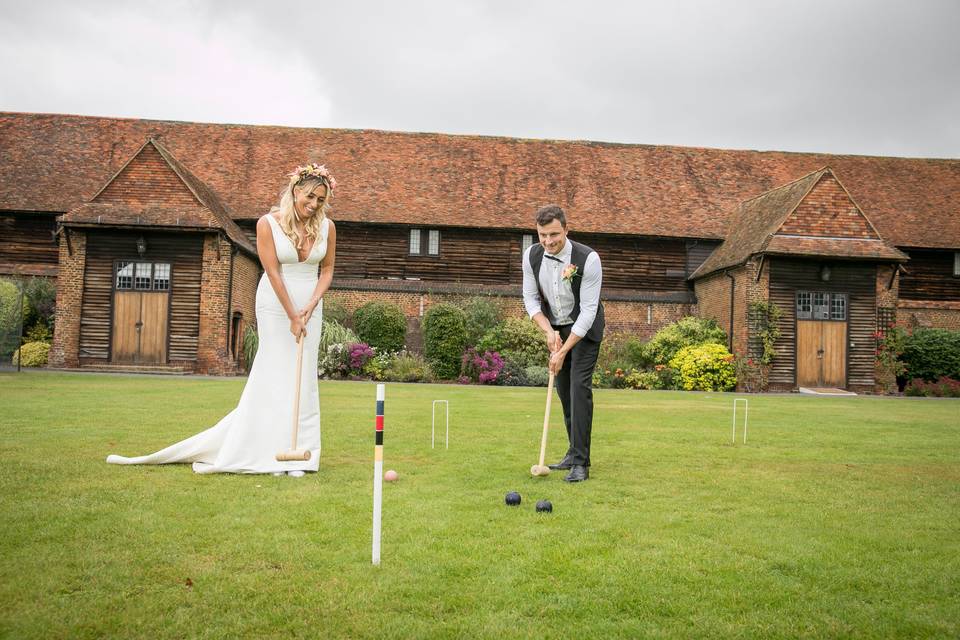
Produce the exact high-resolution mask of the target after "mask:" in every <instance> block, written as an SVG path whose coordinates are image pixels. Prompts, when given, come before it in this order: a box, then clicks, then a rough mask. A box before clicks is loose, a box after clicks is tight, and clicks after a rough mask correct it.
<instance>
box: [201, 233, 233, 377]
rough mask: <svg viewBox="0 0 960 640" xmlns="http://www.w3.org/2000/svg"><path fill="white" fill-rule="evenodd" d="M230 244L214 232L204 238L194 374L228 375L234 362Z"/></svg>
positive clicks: (231, 372)
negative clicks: (230, 338) (230, 339)
mask: <svg viewBox="0 0 960 640" xmlns="http://www.w3.org/2000/svg"><path fill="white" fill-rule="evenodd" d="M231 250H232V246H231V244H230V243H229V242H228V241H227V240H226V239H225V238H223V237H222V236H220V235H219V234H216V233H209V234H207V235H206V236H205V237H204V240H203V276H202V278H201V280H200V336H199V339H198V342H197V373H206V374H212V375H230V374H233V373H236V365H235V363H234V362H233V360H232V358H231V357H230V350H229V345H228V343H227V333H228V331H229V328H230V322H229V317H228V314H227V305H228V304H229V300H228V297H229V292H230V290H229V286H230V253H231Z"/></svg>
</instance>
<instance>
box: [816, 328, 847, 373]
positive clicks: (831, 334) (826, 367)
mask: <svg viewBox="0 0 960 640" xmlns="http://www.w3.org/2000/svg"><path fill="white" fill-rule="evenodd" d="M820 331H821V344H822V345H823V346H822V347H821V348H822V349H823V357H822V358H821V359H820V363H821V366H822V382H823V386H825V387H836V388H838V389H843V388H844V387H846V386H847V323H846V322H821V323H820Z"/></svg>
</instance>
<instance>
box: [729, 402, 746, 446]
mask: <svg viewBox="0 0 960 640" xmlns="http://www.w3.org/2000/svg"><path fill="white" fill-rule="evenodd" d="M738 402H743V444H747V418H748V412H749V410H750V403H749V402H747V399H746V398H734V399H733V434H732V436H731V440H730V441H731V443H733V444H737V403H738Z"/></svg>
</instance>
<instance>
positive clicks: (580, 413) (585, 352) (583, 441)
mask: <svg viewBox="0 0 960 640" xmlns="http://www.w3.org/2000/svg"><path fill="white" fill-rule="evenodd" d="M572 328H573V325H566V326H562V327H554V329H556V330H557V331H559V332H560V337H561V338H563V340H564V341H566V339H567V338H568V337H570V329H572ZM599 355H600V343H599V342H593V341H592V340H587V339H586V338H582V339H581V340H580V342H578V343H577V344H575V345H573V349H571V350H570V353H568V354H567V357H566V358H565V359H564V361H563V367H562V368H561V369H560V371H559V373H557V377H556V385H557V395H558V396H560V403H561V404H562V405H563V422H564V424H565V425H566V427H567V440H568V441H569V442H570V448H569V449H568V450H567V455H568V456H570V461H571V462H572V463H573V464H579V465H584V466H588V467H589V466H590V433H591V432H592V431H593V370H594V369H595V368H596V367H597V357H598V356H599Z"/></svg>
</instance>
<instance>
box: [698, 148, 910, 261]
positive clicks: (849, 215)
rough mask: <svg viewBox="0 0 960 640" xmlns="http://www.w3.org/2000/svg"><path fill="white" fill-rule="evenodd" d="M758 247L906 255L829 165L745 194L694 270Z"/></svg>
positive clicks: (853, 255) (780, 251)
mask: <svg viewBox="0 0 960 640" xmlns="http://www.w3.org/2000/svg"><path fill="white" fill-rule="evenodd" d="M758 253H768V254H771V255H793V256H815V257H831V258H839V259H843V258H848V259H876V260H891V261H896V262H900V261H904V260H906V259H907V257H906V255H904V254H903V253H902V252H900V251H898V250H897V249H895V248H893V247H891V246H890V245H888V244H887V243H886V242H884V241H883V239H882V238H881V237H880V234H879V233H878V232H877V230H876V228H875V227H874V226H873V224H872V223H871V222H870V220H869V219H868V218H867V216H866V215H865V214H864V213H863V211H862V210H861V209H860V207H858V206H857V204H856V203H855V202H854V201H853V198H851V197H850V194H849V192H847V190H846V188H845V187H844V186H843V185H842V184H841V183H840V181H839V180H837V178H836V176H835V175H834V174H833V171H832V170H831V169H830V168H829V167H824V168H822V169H819V170H817V171H814V172H812V173H809V174H807V175H805V176H803V177H802V178H799V179H797V180H794V181H793V182H790V183H787V184H785V185H783V186H782V187H778V188H776V189H773V190H771V191H768V192H766V193H764V194H761V195H759V196H757V197H755V198H751V199H750V200H747V201H745V202H743V203H741V205H740V206H739V207H738V208H737V210H736V211H735V212H734V213H733V214H732V215H731V216H730V218H729V223H728V233H727V239H726V240H724V242H723V244H721V245H720V246H719V247H717V249H716V250H715V251H714V252H713V253H712V254H711V255H710V257H709V258H707V259H706V260H705V261H704V263H703V264H702V265H700V267H699V268H698V269H697V270H696V271H695V272H694V273H693V275H691V276H690V278H691V279H696V278H702V277H703V276H706V275H708V274H710V273H713V272H715V271H719V270H721V269H726V268H729V267H733V266H737V265H740V264H743V263H744V262H746V260H747V259H748V258H750V256H752V255H755V254H758Z"/></svg>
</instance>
